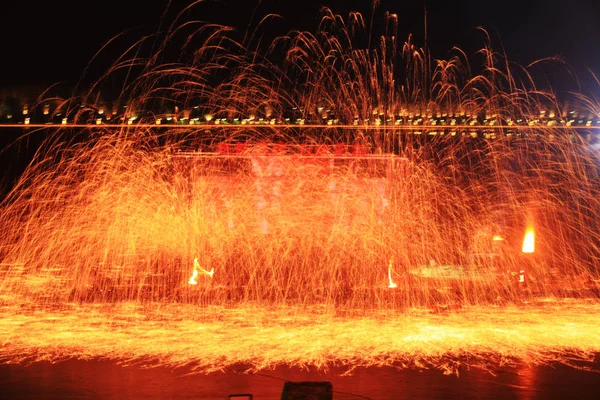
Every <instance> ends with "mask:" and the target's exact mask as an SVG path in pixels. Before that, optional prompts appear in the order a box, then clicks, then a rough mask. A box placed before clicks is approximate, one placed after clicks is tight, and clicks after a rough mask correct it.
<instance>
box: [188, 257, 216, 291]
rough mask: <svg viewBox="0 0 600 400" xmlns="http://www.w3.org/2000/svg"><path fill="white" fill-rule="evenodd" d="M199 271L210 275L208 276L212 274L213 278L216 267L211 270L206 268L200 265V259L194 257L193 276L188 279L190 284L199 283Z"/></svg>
mask: <svg viewBox="0 0 600 400" xmlns="http://www.w3.org/2000/svg"><path fill="white" fill-rule="evenodd" d="M199 273H202V274H205V275H208V276H210V277H211V278H212V277H213V275H214V274H215V269H214V268H212V269H211V270H210V271H207V270H205V269H204V268H202V267H201V266H200V263H199V262H198V259H197V258H194V271H193V272H192V277H191V278H190V280H189V281H188V283H189V284H190V285H197V284H198V274H199Z"/></svg>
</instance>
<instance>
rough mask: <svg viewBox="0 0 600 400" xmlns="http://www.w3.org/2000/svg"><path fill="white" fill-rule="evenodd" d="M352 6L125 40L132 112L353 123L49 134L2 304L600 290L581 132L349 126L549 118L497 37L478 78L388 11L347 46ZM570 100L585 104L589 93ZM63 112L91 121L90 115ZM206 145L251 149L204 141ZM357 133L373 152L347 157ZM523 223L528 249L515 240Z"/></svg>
mask: <svg viewBox="0 0 600 400" xmlns="http://www.w3.org/2000/svg"><path fill="white" fill-rule="evenodd" d="M362 21H363V20H362V18H356V16H355V15H354V16H352V17H351V18H350V19H348V20H344V19H342V18H341V17H340V16H336V15H334V14H333V13H332V12H331V11H329V10H324V11H323V20H322V23H321V25H320V28H319V30H318V31H317V32H316V33H308V32H293V33H290V34H288V35H285V36H281V37H278V38H276V39H275V40H273V41H272V43H271V44H270V46H268V51H266V50H265V49H263V48H261V47H259V45H253V43H257V42H259V41H258V40H257V38H256V37H250V38H249V39H248V41H247V42H242V43H240V42H236V41H234V40H233V39H232V38H231V37H230V30H229V29H228V28H226V27H218V26H214V25H207V26H205V27H202V28H200V29H198V30H195V31H194V32H192V33H189V32H186V29H184V27H182V28H181V29H175V30H172V31H169V32H172V33H170V34H169V36H168V37H167V38H166V39H165V42H164V43H165V45H164V46H163V47H160V48H159V50H158V51H157V52H156V53H155V54H153V55H152V57H150V58H149V59H147V60H146V59H141V58H136V57H133V56H131V55H130V54H124V55H123V57H122V59H123V60H128V62H119V63H117V64H116V65H115V67H114V70H112V71H110V72H109V73H108V75H110V74H112V73H115V74H117V73H119V72H120V70H121V69H123V68H125V66H127V68H131V69H132V70H134V72H139V73H138V74H132V75H135V76H137V78H135V79H133V80H132V81H130V82H128V85H126V90H125V92H124V95H127V96H129V97H130V98H132V99H133V100H132V102H131V103H130V106H129V109H130V110H135V109H138V110H141V109H144V108H145V107H152V106H153V105H156V104H157V102H158V101H159V100H160V101H164V99H168V101H173V102H179V103H181V104H186V105H187V107H191V105H192V104H200V105H201V106H202V107H203V109H204V110H205V111H206V112H207V113H210V114H211V115H213V116H221V117H231V118H233V117H236V116H241V115H246V114H248V113H251V114H256V116H257V117H256V119H258V116H262V117H264V118H278V119H280V120H283V119H284V113H285V110H288V109H295V110H299V111H298V112H299V113H301V114H302V117H305V118H309V117H310V116H311V115H313V116H314V115H316V116H317V118H319V117H320V114H319V113H321V112H322V110H323V109H326V108H327V109H329V108H331V109H333V108H335V110H336V111H335V113H336V116H335V118H336V120H339V121H341V122H340V125H343V124H344V123H346V124H348V125H346V126H335V125H334V126H332V127H330V128H327V129H311V128H310V127H308V126H306V127H303V128H302V129H300V128H298V127H290V126H286V127H284V126H278V125H261V126H254V125H251V124H249V125H247V127H246V128H243V129H241V128H239V127H236V128H235V129H233V128H228V127H227V126H224V127H222V128H219V129H215V128H214V127H213V128H211V129H210V130H207V131H204V130H200V131H199V130H196V129H183V128H182V127H181V126H178V127H176V128H173V129H171V130H154V129H152V128H148V127H145V128H140V127H136V126H135V125H132V126H129V127H127V128H122V129H118V130H115V129H104V130H103V129H94V130H91V129H90V130H87V129H80V130H69V129H62V130H59V131H57V132H56V133H54V134H52V135H51V137H49V139H48V140H47V141H46V142H45V144H44V146H43V148H42V149H40V151H39V153H38V155H37V156H36V158H35V160H34V161H33V162H32V164H31V165H30V167H29V168H28V169H27V170H26V172H25V173H24V174H23V176H22V178H21V180H20V181H19V183H18V185H17V186H16V187H15V188H14V189H13V190H12V192H11V193H10V195H9V196H8V197H7V198H6V199H5V200H4V202H3V203H2V206H1V208H0V230H1V234H0V237H1V242H0V266H1V274H0V297H1V298H2V301H3V304H5V305H6V304H10V305H14V304H28V305H31V306H33V307H34V308H35V309H47V308H52V309H56V308H58V309H64V310H70V309H71V307H73V305H74V304H80V305H81V304H91V305H98V304H115V303H127V304H133V305H147V304H158V305H169V306H170V305H177V304H181V303H187V304H189V305H195V306H202V307H206V306H235V307H241V308H240V309H242V308H243V307H248V306H249V305H252V306H253V307H254V306H259V307H263V308H265V309H268V308H272V307H276V308H277V307H283V308H286V307H293V309H294V310H302V309H303V308H306V309H312V310H314V307H315V306H317V307H324V309H326V310H337V311H338V312H344V313H347V314H348V315H354V316H357V317H358V316H362V315H366V313H369V312H372V311H373V310H376V311H386V310H395V311H403V310H411V309H414V308H415V307H429V308H436V307H453V306H455V305H458V306H459V307H465V306H475V307H480V306H483V307H487V306H497V305H501V304H502V305H506V304H522V303H523V302H527V301H530V300H531V299H542V298H543V299H547V298H555V299H559V298H566V297H571V298H572V297H576V298H587V299H592V300H593V301H595V300H596V297H597V293H598V290H597V289H598V287H597V283H596V282H597V281H596V279H597V275H598V262H597V260H598V256H599V252H600V250H599V249H600V247H599V244H600V235H599V233H600V232H599V229H598V224H597V221H598V220H599V218H600V193H599V187H598V182H599V180H598V179H599V176H598V165H599V164H598V157H597V154H596V153H595V152H594V150H593V146H591V144H592V143H591V142H590V138H593V135H591V134H587V133H586V134H579V133H575V134H574V133H573V131H571V130H570V129H568V128H567V127H562V128H560V127H559V128H557V127H552V128H548V127H544V126H532V127H528V128H525V129H519V130H517V131H509V128H508V127H507V128H506V130H502V129H499V130H495V131H494V134H493V135H487V134H486V135H485V137H484V135H483V134H482V133H481V132H480V135H479V137H478V138H473V137H472V136H471V135H470V131H469V134H467V135H463V132H464V131H465V130H464V129H462V130H461V129H457V130H456V131H453V132H454V134H451V131H452V129H446V130H442V129H439V130H436V131H434V132H435V133H436V134H435V135H429V134H427V133H428V132H431V129H429V131H427V130H424V131H423V132H422V133H423V134H418V135H417V134H414V130H399V129H388V128H386V127H385V126H380V125H376V126H373V125H371V126H369V127H367V126H365V127H364V129H360V126H359V127H358V128H357V126H356V125H355V124H352V121H361V122H360V124H362V123H363V121H365V120H367V119H374V118H380V119H381V120H383V121H386V120H387V119H389V118H393V116H394V115H398V114H399V113H407V114H417V113H421V114H423V115H426V114H427V113H433V114H435V113H442V112H460V113H462V114H467V115H484V114H485V115H490V116H492V117H493V118H495V119H496V120H497V121H499V122H506V121H508V120H516V119H517V118H520V117H523V116H524V115H531V114H532V113H534V112H537V111H536V110H539V109H540V108H541V107H551V108H554V109H556V112H557V113H560V112H562V109H561V106H560V104H559V102H558V101H557V100H556V98H555V97H554V96H553V95H552V92H551V91H542V90H540V89H539V88H537V87H536V85H535V82H534V79H533V78H532V76H531V75H529V71H527V70H526V69H522V68H515V69H509V68H508V67H507V65H508V63H507V62H506V60H505V58H504V56H503V55H502V54H498V53H495V52H494V51H492V49H491V48H490V47H489V46H488V45H486V46H485V47H484V49H483V50H482V52H481V54H482V55H483V60H482V66H481V67H480V72H472V70H471V67H469V65H468V63H467V61H466V56H465V55H464V54H463V53H461V52H460V51H457V52H456V53H455V54H451V55H450V56H449V58H448V59H447V60H440V61H436V62H435V63H433V62H431V60H430V58H429V55H428V54H427V52H426V50H424V49H420V48H417V47H415V46H414V45H413V44H412V43H411V42H410V40H409V41H408V42H407V43H405V44H404V45H403V46H400V45H398V43H397V39H396V38H395V36H394V35H393V32H394V30H395V29H396V26H395V24H396V21H395V19H394V17H393V16H390V15H388V14H386V17H385V24H384V25H385V26H386V32H385V33H383V34H382V35H381V37H380V40H379V41H378V44H377V45H376V46H373V47H371V48H360V47H357V45H356V44H355V43H354V35H355V32H356V30H357V29H358V30H361V29H362V30H364V31H368V30H369V29H371V28H369V27H368V26H365V25H364V24H363V22H362ZM350 32H354V33H352V34H351V33H350ZM177 35H187V36H185V38H186V41H185V43H186V46H184V47H183V50H182V56H181V57H182V60H180V61H179V62H178V63H164V64H163V63H160V62H159V61H158V60H160V59H161V56H162V53H163V52H165V51H166V50H165V49H166V48H167V47H168V46H167V43H169V42H171V41H173V40H175V37H176V36H177ZM198 38H200V39H198ZM198 40H200V44H198ZM253 46H254V47H253ZM275 53H276V54H277V56H273V54H275ZM132 54H133V53H132ZM275 60H279V61H280V62H279V63H275ZM136 68H138V70H136ZM216 78H218V79H216ZM101 85H102V82H99V83H98V85H97V86H96V87H94V89H93V90H92V91H91V92H90V96H92V94H93V93H94V91H96V90H98V87H101ZM576 97H577V99H578V100H579V101H580V102H581V104H585V105H586V107H588V109H589V110H590V112H593V111H594V109H595V106H594V105H595V104H596V102H595V101H594V100H593V99H589V98H584V97H583V95H577V96H576ZM66 104H68V101H67V102H66ZM90 107H92V106H90ZM73 112H74V115H75V117H76V118H78V119H79V120H85V118H86V115H87V114H86V113H87V112H89V110H88V109H83V110H82V109H79V108H78V109H77V110H74V111H73ZM131 112H133V111H131ZM360 124H359V125H360ZM505 133H512V134H511V135H505ZM218 143H230V144H231V145H232V146H233V147H235V146H236V145H239V146H241V147H240V148H242V150H241V151H238V152H235V153H234V154H225V153H222V154H215V153H214V151H215V148H216V146H217V144H218ZM276 143H285V144H286V146H284V147H281V146H279V145H277V144H276ZM336 144H340V145H336ZM323 145H326V147H322V149H323V151H321V152H320V153H319V154H315V153H314V152H312V153H310V154H308V155H307V154H304V153H303V150H301V149H303V148H306V146H308V147H310V148H315V146H317V147H318V146H323ZM359 145H360V146H363V147H362V148H364V149H367V150H365V152H364V153H360V154H355V153H353V150H352V149H353V148H358V147H356V146H359ZM302 146H305V147H302ZM527 229H533V231H534V232H535V251H534V253H532V254H526V253H523V252H522V244H523V237H524V234H525V232H526V230H527ZM182 309H183V308H182ZM185 309H186V310H189V307H188V306H186V307H185ZM204 309H206V308H204ZM290 309H291V308H290ZM109 315H110V313H109Z"/></svg>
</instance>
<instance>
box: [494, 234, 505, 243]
mask: <svg viewBox="0 0 600 400" xmlns="http://www.w3.org/2000/svg"><path fill="white" fill-rule="evenodd" d="M492 240H493V241H494V242H502V241H503V240H504V238H503V237H502V236H500V235H494V237H493V238H492Z"/></svg>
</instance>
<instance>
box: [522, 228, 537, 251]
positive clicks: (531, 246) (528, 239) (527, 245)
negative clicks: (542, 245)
mask: <svg viewBox="0 0 600 400" xmlns="http://www.w3.org/2000/svg"><path fill="white" fill-rule="evenodd" d="M534 250H535V234H534V231H533V228H527V231H526V232H525V238H524V239H523V249H522V252H523V253H533V251H534Z"/></svg>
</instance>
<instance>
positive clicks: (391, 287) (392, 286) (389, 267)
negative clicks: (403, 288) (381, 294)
mask: <svg viewBox="0 0 600 400" xmlns="http://www.w3.org/2000/svg"><path fill="white" fill-rule="evenodd" d="M393 265H394V260H393V259H391V260H390V264H389V265H388V279H389V281H390V284H389V285H388V287H389V288H390V289H394V288H397V287H398V284H397V283H395V282H394V281H393V280H392V266H393Z"/></svg>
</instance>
